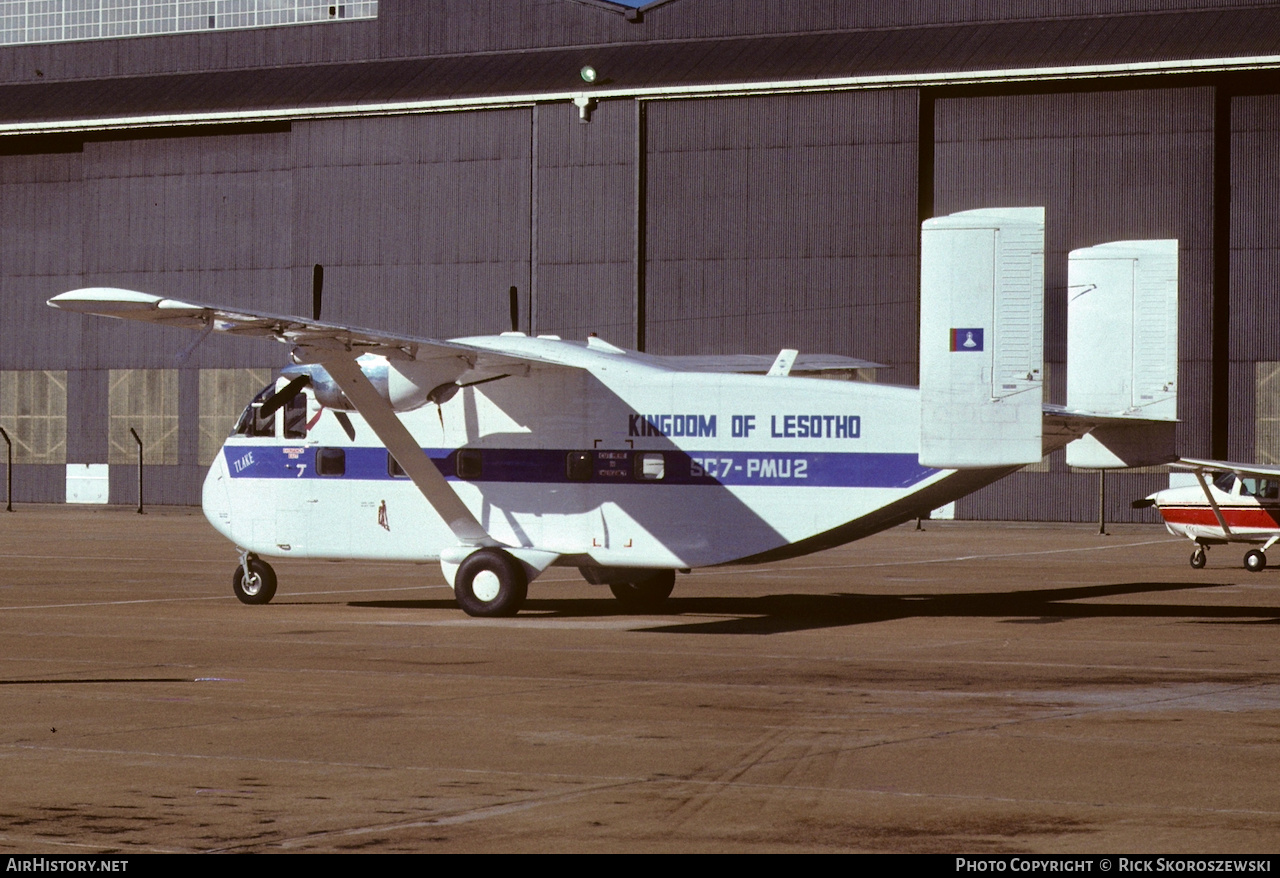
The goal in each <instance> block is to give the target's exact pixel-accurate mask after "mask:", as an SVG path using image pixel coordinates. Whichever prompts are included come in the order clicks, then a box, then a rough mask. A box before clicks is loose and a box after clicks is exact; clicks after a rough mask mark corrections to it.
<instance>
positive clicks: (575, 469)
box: [564, 451, 594, 482]
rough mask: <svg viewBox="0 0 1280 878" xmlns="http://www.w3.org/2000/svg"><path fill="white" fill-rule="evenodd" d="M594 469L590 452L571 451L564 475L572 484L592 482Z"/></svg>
mask: <svg viewBox="0 0 1280 878" xmlns="http://www.w3.org/2000/svg"><path fill="white" fill-rule="evenodd" d="M593 468H594V467H593V461H592V460H591V452H590V451H570V452H569V454H568V455H567V456H566V457H565V461H564V474H565V477H566V478H568V479H569V481H571V482H589V481H591V470H592V469H593Z"/></svg>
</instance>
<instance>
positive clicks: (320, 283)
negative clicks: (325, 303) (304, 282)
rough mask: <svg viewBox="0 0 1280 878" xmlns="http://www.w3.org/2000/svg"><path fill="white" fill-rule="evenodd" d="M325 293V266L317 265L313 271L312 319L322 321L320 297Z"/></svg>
mask: <svg viewBox="0 0 1280 878" xmlns="http://www.w3.org/2000/svg"><path fill="white" fill-rule="evenodd" d="M323 292H324V266H323V265H321V264H320V263H318V262H317V263H316V264H315V266H314V267H313V268H312V269H311V319H312V320H319V319H320V295H321V293H323Z"/></svg>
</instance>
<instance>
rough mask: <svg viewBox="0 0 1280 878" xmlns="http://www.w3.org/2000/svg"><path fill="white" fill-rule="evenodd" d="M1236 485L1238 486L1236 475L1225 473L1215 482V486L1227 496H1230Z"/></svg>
mask: <svg viewBox="0 0 1280 878" xmlns="http://www.w3.org/2000/svg"><path fill="white" fill-rule="evenodd" d="M1235 484H1236V474H1235V473H1223V474H1222V475H1220V476H1218V477H1217V478H1216V479H1214V480H1213V486H1214V487H1215V488H1217V489H1218V490H1219V491H1222V492H1223V493H1225V494H1230V493H1231V489H1232V488H1233V487H1235Z"/></svg>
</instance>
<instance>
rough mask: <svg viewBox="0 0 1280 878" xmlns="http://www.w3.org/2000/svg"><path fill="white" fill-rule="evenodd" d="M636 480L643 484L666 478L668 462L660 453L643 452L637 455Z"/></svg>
mask: <svg viewBox="0 0 1280 878" xmlns="http://www.w3.org/2000/svg"><path fill="white" fill-rule="evenodd" d="M634 471H635V474H636V478H637V479H639V480H640V481H642V482H656V481H658V480H659V479H663V478H666V475H667V461H666V457H665V455H663V454H662V452H660V451H643V452H641V453H640V454H637V455H636V465H635V470H634Z"/></svg>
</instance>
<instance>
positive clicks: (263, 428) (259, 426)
mask: <svg viewBox="0 0 1280 878" xmlns="http://www.w3.org/2000/svg"><path fill="white" fill-rule="evenodd" d="M275 392H276V386H275V384H268V385H267V386H266V387H264V388H262V390H260V391H258V395H257V396H255V397H254V398H253V402H251V403H249V404H248V405H247V406H245V410H244V411H243V412H241V413H240V420H238V421H236V428H235V431H234V432H233V434H232V435H235V436H274V435H276V419H275V416H274V415H271V416H269V417H266V418H264V417H262V415H261V412H262V404H263V403H264V402H266V401H267V397H269V396H272V395H273V394H275ZM300 395H301V394H299V396H300Z"/></svg>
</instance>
